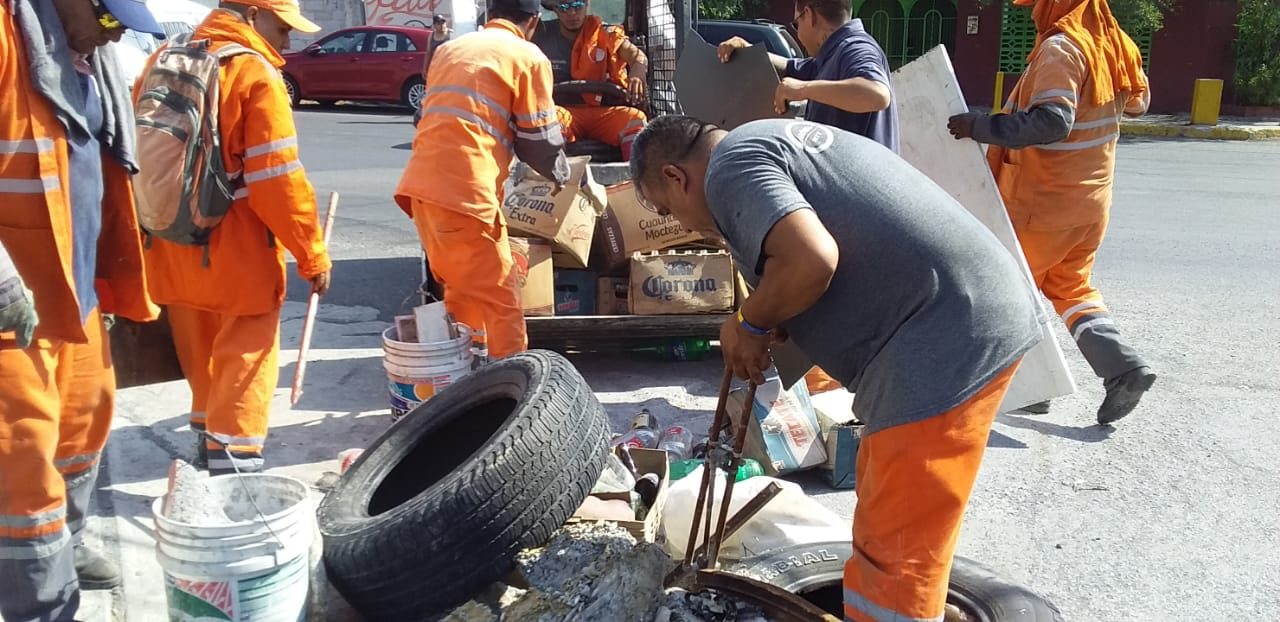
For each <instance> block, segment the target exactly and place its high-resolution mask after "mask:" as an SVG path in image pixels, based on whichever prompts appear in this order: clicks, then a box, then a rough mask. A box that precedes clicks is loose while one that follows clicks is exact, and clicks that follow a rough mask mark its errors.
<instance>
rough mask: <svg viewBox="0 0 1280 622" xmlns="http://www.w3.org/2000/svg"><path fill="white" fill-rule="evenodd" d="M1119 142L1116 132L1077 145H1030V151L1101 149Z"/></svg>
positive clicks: (1117, 132)
mask: <svg viewBox="0 0 1280 622" xmlns="http://www.w3.org/2000/svg"><path fill="white" fill-rule="evenodd" d="M1116 140H1120V132H1119V131H1118V130H1117V131H1115V132H1111V133H1109V134H1107V135H1105V136H1100V137H1098V138H1094V139H1093V140H1082V141H1080V142H1078V143H1053V144H1051V145H1032V146H1031V148H1032V149H1044V150H1046V151H1082V150H1085V149H1092V148H1094V147H1101V146H1102V145H1105V144H1107V143H1109V142H1112V141H1116Z"/></svg>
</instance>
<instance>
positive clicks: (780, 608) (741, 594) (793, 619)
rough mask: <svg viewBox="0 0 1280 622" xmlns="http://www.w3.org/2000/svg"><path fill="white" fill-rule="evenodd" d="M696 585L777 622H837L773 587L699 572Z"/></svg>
mask: <svg viewBox="0 0 1280 622" xmlns="http://www.w3.org/2000/svg"><path fill="white" fill-rule="evenodd" d="M696 585H697V586H699V587H706V588H711V589H714V590H716V591H718V592H723V593H725V594H731V595H733V596H735V597H737V598H741V599H742V600H745V601H747V602H750V603H752V604H755V605H757V606H759V607H760V608H761V609H763V610H764V613H765V615H766V616H768V617H769V619H770V620H776V621H777V622H814V621H815V620H818V621H821V622H840V618H837V617H836V616H833V615H831V614H829V613H827V612H825V611H823V610H822V609H819V608H818V606H817V605H814V604H813V603H811V602H809V601H807V600H805V599H804V598H802V597H800V596H797V595H795V594H792V593H791V592H788V591H786V590H784V589H782V588H780V587H778V586H776V585H770V584H768V583H765V582H763V581H756V580H755V579H748V578H747V577H743V576H739V575H735V574H730V573H727V572H721V571H718V570H699V571H698V574H697V583H696Z"/></svg>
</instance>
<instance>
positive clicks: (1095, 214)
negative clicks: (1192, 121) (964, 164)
mask: <svg viewBox="0 0 1280 622" xmlns="http://www.w3.org/2000/svg"><path fill="white" fill-rule="evenodd" d="M1014 4H1019V5H1024V6H1031V5H1034V8H1033V9H1032V17H1033V19H1034V20H1035V24H1036V32H1037V37H1036V46H1035V48H1034V49H1032V51H1031V56H1030V57H1029V58H1028V60H1027V69H1026V71H1024V72H1023V74H1022V77H1021V78H1020V79H1019V80H1018V84H1017V85H1016V86H1015V87H1014V88H1013V93H1012V94H1011V95H1010V96H1009V101H1008V103H1006V104H1005V107H1004V110H1003V111H1002V113H1001V114H997V115H994V116H988V115H984V114H979V113H967V114H962V115H957V116H955V117H952V118H951V120H950V123H949V126H950V128H951V132H952V134H954V135H955V136H956V138H958V139H961V138H973V139H974V140H976V141H978V142H982V143H989V144H990V145H991V148H990V149H989V150H988V151H987V158H988V160H990V163H991V168H992V171H993V172H994V173H995V177H996V181H997V183H998V184H999V186H1000V194H1001V195H1002V196H1003V197H1004V203H1005V207H1006V208H1007V209H1008V211H1009V218H1010V220H1011V221H1012V223H1013V228H1014V230H1015V231H1016V232H1017V234H1018V240H1019V241H1020V242H1021V243H1022V250H1023V253H1024V254H1025V255H1026V257H1027V262H1028V263H1029V264H1030V265H1031V272H1032V274H1033V275H1034V276H1035V281H1036V285H1037V286H1038V287H1039V288H1040V291H1042V292H1043V293H1044V295H1045V296H1047V297H1048V298H1049V300H1050V301H1052V302H1053V306H1054V308H1055V309H1056V310H1057V312H1058V313H1059V314H1060V315H1061V316H1062V321H1063V322H1065V323H1066V325H1067V328H1068V329H1069V330H1070V331H1071V336H1072V337H1074V338H1075V340H1076V345H1077V346H1078V347H1079V348H1080V352H1081V353H1082V354H1083V355H1084V357H1085V360H1087V361H1088V362H1089V365H1090V366H1091V367H1092V368H1093V371H1094V373H1096V374H1097V375H1098V376H1099V377H1101V378H1102V379H1103V384H1104V386H1105V388H1106V392H1107V394H1106V398H1105V399H1103V401H1102V405H1101V406H1099V408H1098V423H1100V424H1110V423H1113V422H1115V421H1117V420H1119V419H1120V418H1122V417H1124V416H1126V415H1128V414H1129V413H1130V412H1132V411H1133V409H1134V408H1136V407H1137V405H1138V402H1139V400H1140V399H1141V398H1142V395H1143V393H1145V392H1146V391H1147V390H1148V389H1150V388H1151V385H1152V384H1153V383H1154V382H1155V379H1156V375H1155V373H1154V372H1152V371H1151V368H1150V367H1148V366H1147V364H1146V362H1145V361H1143V359H1142V357H1140V356H1139V355H1138V353H1137V351H1135V350H1134V349H1133V348H1132V347H1131V346H1129V345H1128V344H1127V343H1125V341H1124V340H1123V339H1121V337H1120V331H1119V330H1118V329H1117V328H1116V324H1115V320H1114V319H1113V318H1112V317H1111V313H1110V312H1109V311H1108V310H1107V307H1106V305H1104V304H1103V302H1102V295H1101V294H1099V293H1098V290H1097V289H1095V288H1094V287H1093V285H1092V284H1091V283H1090V276H1091V274H1092V272H1093V262H1094V257H1095V256H1096V255H1097V252H1098V247H1099V246H1101V245H1102V238H1103V236H1104V234H1105V233H1106V231H1107V221H1108V219H1109V215H1110V214H1109V213H1110V210H1111V185H1112V180H1113V178H1114V174H1115V164H1116V142H1117V140H1118V139H1119V137H1120V118H1121V116H1141V115H1142V114H1143V113H1144V112H1146V110H1147V105H1148V104H1149V103H1150V92H1149V91H1148V88H1147V76H1146V73H1145V72H1143V70H1142V55H1141V53H1140V52H1139V51H1138V48H1137V46H1136V45H1134V43H1133V40H1132V39H1130V38H1129V36H1128V35H1127V34H1125V32H1124V31H1123V30H1121V29H1120V26H1119V24H1117V23H1116V20H1115V18H1114V17H1112V15H1111V8H1110V7H1109V6H1108V5H1107V0H1014ZM1048 407H1049V404H1048V402H1044V403H1041V404H1036V405H1034V406H1032V407H1029V408H1028V409H1027V410H1030V411H1032V412H1048Z"/></svg>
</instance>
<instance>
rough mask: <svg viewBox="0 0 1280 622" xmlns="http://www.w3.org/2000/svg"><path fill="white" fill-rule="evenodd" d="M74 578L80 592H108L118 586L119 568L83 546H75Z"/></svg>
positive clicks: (119, 581)
mask: <svg viewBox="0 0 1280 622" xmlns="http://www.w3.org/2000/svg"><path fill="white" fill-rule="evenodd" d="M75 564H76V576H77V577H80V589H82V590H109V589H111V588H113V587H116V586H118V585H120V583H121V580H120V568H119V567H118V566H116V565H115V563H113V562H111V561H110V560H108V559H107V558H105V557H103V556H101V555H99V554H98V553H97V552H96V551H94V550H92V549H90V548H89V547H87V546H85V545H83V544H77V545H76V546H75Z"/></svg>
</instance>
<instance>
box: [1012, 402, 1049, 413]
mask: <svg viewBox="0 0 1280 622" xmlns="http://www.w3.org/2000/svg"><path fill="white" fill-rule="evenodd" d="M1018 410H1020V411H1022V412H1024V413H1027V414H1029V415H1047V414H1049V400H1045V401H1043V402H1039V403H1036V404H1031V405H1028V406H1023V407H1022V408H1019V409H1018Z"/></svg>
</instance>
